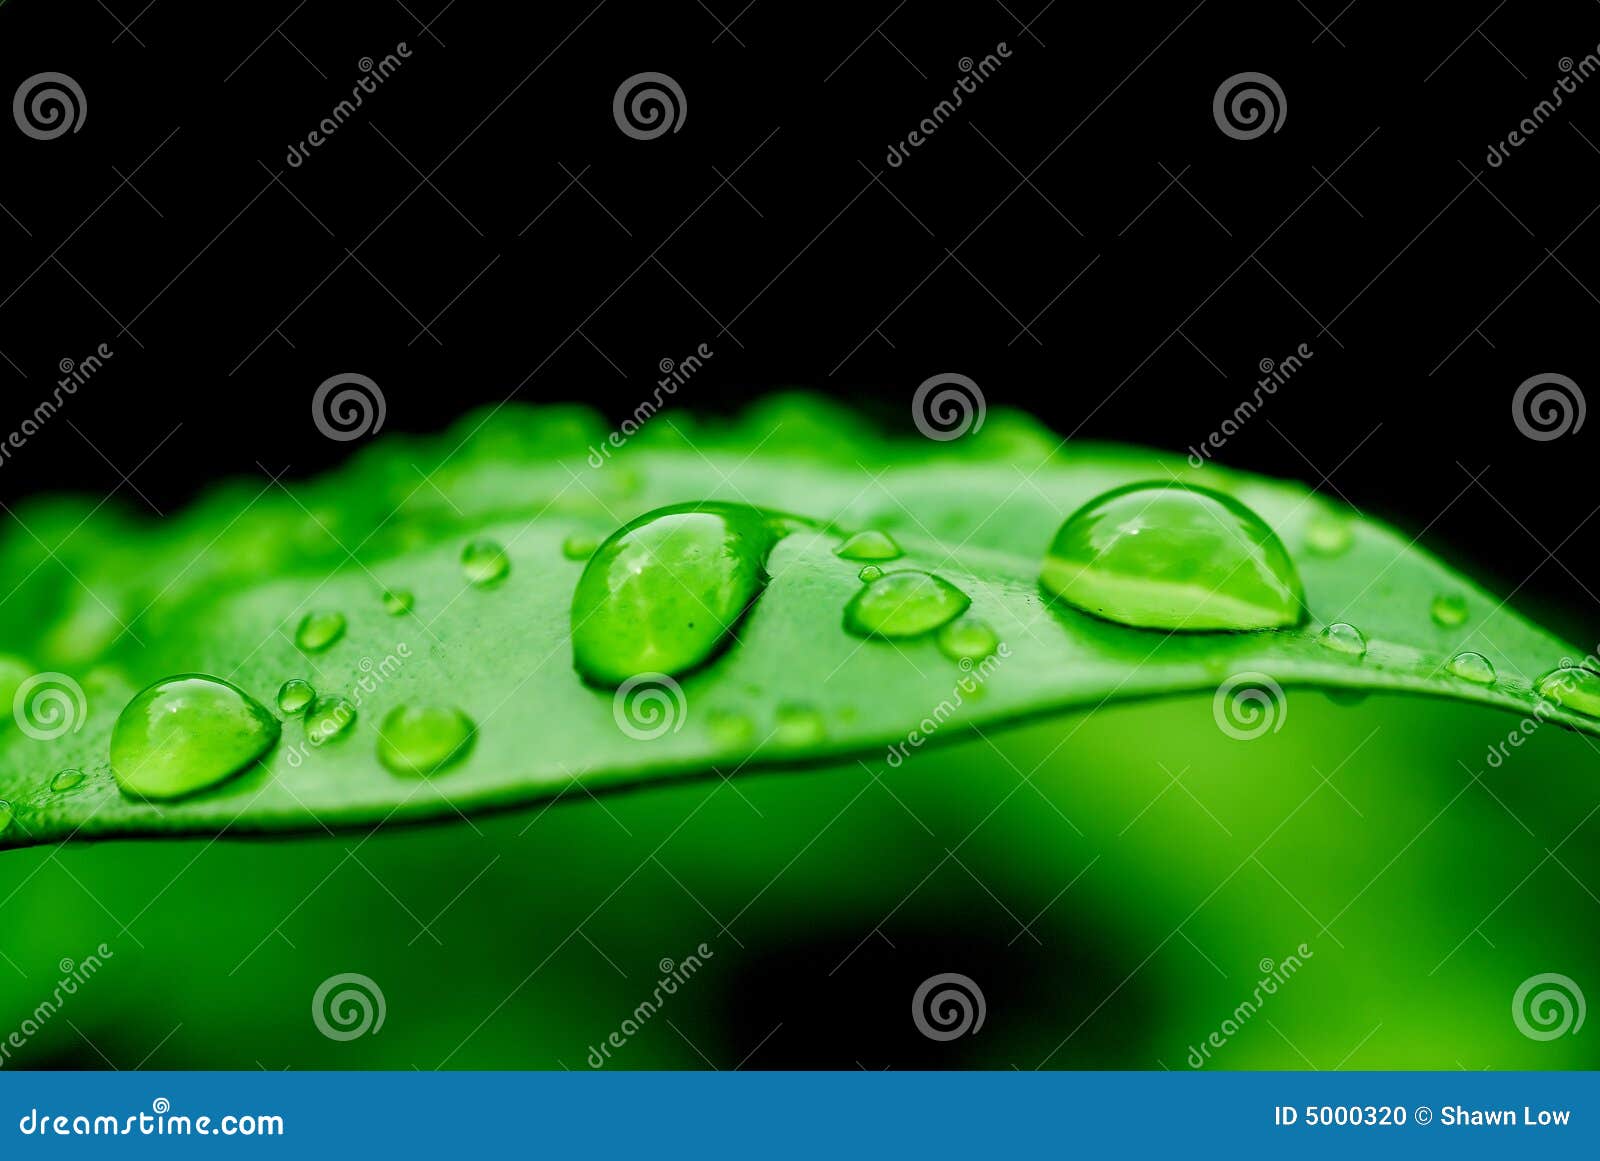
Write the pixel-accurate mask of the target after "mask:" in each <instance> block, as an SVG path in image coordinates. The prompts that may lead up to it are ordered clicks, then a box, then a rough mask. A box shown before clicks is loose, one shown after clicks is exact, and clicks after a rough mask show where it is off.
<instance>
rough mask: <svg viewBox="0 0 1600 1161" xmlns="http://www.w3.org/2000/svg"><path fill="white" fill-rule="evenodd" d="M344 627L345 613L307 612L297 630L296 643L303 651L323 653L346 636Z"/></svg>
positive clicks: (295, 634)
mask: <svg viewBox="0 0 1600 1161" xmlns="http://www.w3.org/2000/svg"><path fill="white" fill-rule="evenodd" d="M344 627H345V620H344V614H343V613H318V612H311V613H307V614H306V615H305V616H304V617H302V618H301V619H300V627H299V628H298V629H296V630H295V633H294V643H295V644H296V645H298V646H299V647H300V649H301V651H302V652H305V653H321V652H322V651H323V650H324V649H326V648H328V647H329V646H330V645H332V644H333V643H334V642H335V641H337V640H338V639H339V638H340V637H343V636H344Z"/></svg>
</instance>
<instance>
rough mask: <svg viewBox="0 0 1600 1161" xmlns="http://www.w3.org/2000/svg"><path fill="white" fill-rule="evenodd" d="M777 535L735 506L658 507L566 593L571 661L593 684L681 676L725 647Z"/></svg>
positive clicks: (769, 521) (602, 551)
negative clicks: (569, 594) (655, 675)
mask: <svg viewBox="0 0 1600 1161" xmlns="http://www.w3.org/2000/svg"><path fill="white" fill-rule="evenodd" d="M782 535H783V530H782V528H781V527H780V526H779V525H778V524H776V523H775V521H774V519H773V518H772V517H770V516H769V515H768V514H767V513H765V512H762V511H760V510H759V509H756V508H749V507H745V506H743V505H739V504H721V503H705V504H682V505H675V506H673V507H670V508H658V509H656V510H655V511H654V512H649V513H646V514H645V515H643V516H641V517H639V519H637V520H635V521H633V522H632V523H630V524H626V525H624V526H623V527H621V528H619V529H618V530H617V531H616V532H614V533H612V534H611V536H610V537H608V538H607V539H606V541H605V543H603V544H601V545H600V547H599V548H597V549H596V550H595V553H594V555H593V556H591V557H590V558H589V563H588V564H587V565H585V566H584V570H583V576H581V577H580V578H578V587H577V589H576V590H575V591H574V592H573V594H572V655H573V664H574V665H575V666H576V668H577V670H578V672H579V673H580V674H582V675H583V676H584V677H585V678H587V679H588V680H590V681H593V682H596V683H598V684H602V685H613V686H614V685H620V684H621V683H622V682H624V681H626V680H627V679H628V678H630V677H632V676H634V675H635V674H638V673H665V674H667V675H669V676H676V675H677V674H680V673H684V672H687V671H688V670H690V669H693V668H695V667H696V666H699V665H703V664H704V663H705V662H707V661H709V660H710V659H711V658H712V657H714V656H716V654H717V653H718V652H719V651H720V650H721V649H722V648H723V647H724V646H725V645H726V644H727V642H728V640H729V638H730V635H731V632H732V630H733V628H734V627H735V626H736V625H737V624H738V622H739V619H740V618H741V617H743V616H744V614H745V612H746V611H747V610H748V609H749V608H750V607H751V606H752V605H753V604H754V603H755V601H756V598H757V597H759V596H760V594H761V590H762V589H763V588H764V587H765V586H766V583H767V570H766V560H767V555H768V554H769V553H770V552H771V551H772V546H773V545H774V544H775V543H776V542H777V540H778V538H779V537H780V536H782Z"/></svg>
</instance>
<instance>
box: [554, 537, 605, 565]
mask: <svg viewBox="0 0 1600 1161" xmlns="http://www.w3.org/2000/svg"><path fill="white" fill-rule="evenodd" d="M599 547H600V542H599V541H598V540H596V539H595V538H594V537H592V536H584V535H581V534H577V533H574V534H573V535H571V536H569V537H567V538H566V539H565V540H563V541H562V542H561V555H562V556H564V557H566V558H567V559H568V560H588V559H589V558H590V557H591V556H593V555H594V550H595V549H597V548H599Z"/></svg>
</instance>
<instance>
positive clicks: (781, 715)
mask: <svg viewBox="0 0 1600 1161" xmlns="http://www.w3.org/2000/svg"><path fill="white" fill-rule="evenodd" d="M776 718H777V729H776V730H775V731H774V732H773V737H774V738H775V739H776V740H777V742H778V744H779V745H782V746H814V745H816V744H817V743H818V742H820V741H822V739H823V738H824V737H826V736H827V732H828V727H827V723H826V722H824V721H823V720H822V715H821V714H820V713H818V712H817V710H816V709H814V708H813V707H811V706H808V705H794V704H785V705H780V706H779V707H778V709H777V714H776Z"/></svg>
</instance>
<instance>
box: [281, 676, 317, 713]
mask: <svg viewBox="0 0 1600 1161" xmlns="http://www.w3.org/2000/svg"><path fill="white" fill-rule="evenodd" d="M316 696H317V691H316V690H314V689H312V688H311V683H310V682H309V681H307V680H306V679H305V678H303V677H291V678H290V679H289V680H288V681H286V682H284V683H283V684H282V685H280V686H279V687H278V710H279V712H281V713H284V714H288V715H289V716H290V717H293V716H294V715H295V714H297V713H299V712H300V711H301V710H303V709H305V708H306V706H308V705H310V704H311V700H312V699H313V698H314V697H316Z"/></svg>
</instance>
